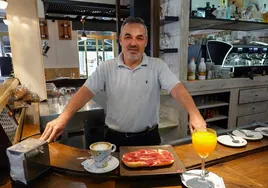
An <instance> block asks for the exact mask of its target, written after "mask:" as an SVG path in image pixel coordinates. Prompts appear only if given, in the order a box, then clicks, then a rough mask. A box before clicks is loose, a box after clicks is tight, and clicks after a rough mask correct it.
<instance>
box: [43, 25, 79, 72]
mask: <svg viewBox="0 0 268 188" xmlns="http://www.w3.org/2000/svg"><path fill="white" fill-rule="evenodd" d="M48 33H49V40H46V41H47V42H48V46H50V49H49V51H48V53H47V56H48V57H45V56H44V67H45V68H74V67H79V58H78V49H77V48H78V47H77V31H72V40H59V34H58V23H57V21H55V22H52V21H51V20H48Z"/></svg>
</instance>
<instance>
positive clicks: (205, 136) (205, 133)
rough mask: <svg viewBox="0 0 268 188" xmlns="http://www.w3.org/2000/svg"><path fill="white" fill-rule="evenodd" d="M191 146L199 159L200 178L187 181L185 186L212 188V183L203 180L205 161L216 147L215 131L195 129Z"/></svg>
mask: <svg viewBox="0 0 268 188" xmlns="http://www.w3.org/2000/svg"><path fill="white" fill-rule="evenodd" d="M192 144H193V148H194V150H195V151H196V153H197V154H198V155H199V156H200V157H201V160H202V169H201V175H200V177H198V178H192V179H189V180H188V181H187V182H186V184H187V185H188V186H189V187H192V188H195V187H198V188H199V187H202V188H212V187H214V185H213V183H212V182H211V181H209V180H207V179H205V160H206V158H207V157H208V156H209V155H210V154H211V153H212V152H213V151H214V150H215V147H216V145H217V134H216V131H215V130H213V129H210V128H205V129H195V130H194V133H193V134H192Z"/></svg>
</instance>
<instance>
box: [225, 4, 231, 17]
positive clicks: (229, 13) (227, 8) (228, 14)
mask: <svg viewBox="0 0 268 188" xmlns="http://www.w3.org/2000/svg"><path fill="white" fill-rule="evenodd" d="M225 15H226V18H225V19H226V20H230V19H231V9H230V5H227V7H226V14H225Z"/></svg>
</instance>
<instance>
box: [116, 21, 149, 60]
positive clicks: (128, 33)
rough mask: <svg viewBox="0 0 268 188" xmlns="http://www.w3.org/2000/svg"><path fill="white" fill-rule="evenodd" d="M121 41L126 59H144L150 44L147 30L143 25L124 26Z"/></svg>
mask: <svg viewBox="0 0 268 188" xmlns="http://www.w3.org/2000/svg"><path fill="white" fill-rule="evenodd" d="M119 40H120V45H121V46H122V52H123V54H124V59H126V60H130V61H138V60H140V59H141V58H142V56H143V52H144V49H145V47H146V45H147V42H148V38H147V36H146V30H145V28H144V26H143V25H142V24H139V23H129V24H126V25H124V27H123V28H122V30H121V34H120V38H119Z"/></svg>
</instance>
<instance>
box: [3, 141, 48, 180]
mask: <svg viewBox="0 0 268 188" xmlns="http://www.w3.org/2000/svg"><path fill="white" fill-rule="evenodd" d="M6 152H7V156H8V159H9V164H10V176H11V178H12V180H13V181H19V182H22V183H24V184H28V183H29V182H30V181H32V180H34V179H35V178H37V177H38V176H40V175H41V174H43V173H44V172H46V171H47V170H49V169H50V158H49V147H48V143H47V142H46V141H43V140H39V139H34V138H29V139H27V140H24V141H22V142H20V143H18V144H15V145H13V146H11V147H9V148H7V151H6Z"/></svg>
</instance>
